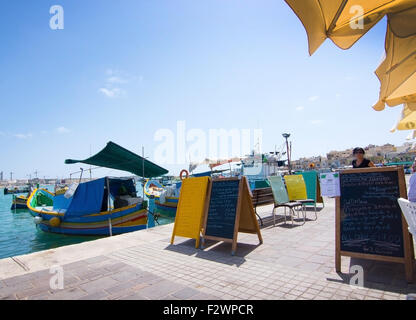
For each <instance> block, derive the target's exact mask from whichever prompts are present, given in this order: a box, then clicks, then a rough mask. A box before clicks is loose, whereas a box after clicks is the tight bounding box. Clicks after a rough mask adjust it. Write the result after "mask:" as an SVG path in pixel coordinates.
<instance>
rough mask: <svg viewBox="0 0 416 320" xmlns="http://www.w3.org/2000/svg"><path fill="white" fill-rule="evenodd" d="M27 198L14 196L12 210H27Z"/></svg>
mask: <svg viewBox="0 0 416 320" xmlns="http://www.w3.org/2000/svg"><path fill="white" fill-rule="evenodd" d="M27 199H28V197H27V196H16V195H13V200H12V206H11V208H10V209H11V210H22V209H27Z"/></svg>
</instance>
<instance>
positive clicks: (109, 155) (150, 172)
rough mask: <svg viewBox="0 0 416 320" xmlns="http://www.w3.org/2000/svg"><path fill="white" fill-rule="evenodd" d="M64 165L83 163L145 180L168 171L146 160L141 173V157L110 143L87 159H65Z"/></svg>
mask: <svg viewBox="0 0 416 320" xmlns="http://www.w3.org/2000/svg"><path fill="white" fill-rule="evenodd" d="M65 163H66V164H74V163H85V164H90V165H93V166H99V167H105V168H111V169H117V170H122V171H127V172H131V173H133V174H135V175H137V176H140V177H145V178H152V177H159V176H162V175H164V174H166V173H168V172H169V171H168V170H166V169H164V168H162V167H159V166H158V165H157V164H155V163H153V162H151V161H148V160H146V159H144V172H143V158H142V157H140V156H139V155H137V154H135V153H133V152H131V151H129V150H127V149H125V148H123V147H121V146H119V145H118V144H115V143H114V142H111V141H110V142H109V143H107V146H106V147H105V148H104V149H103V150H101V151H100V152H98V153H97V154H96V155H94V156H92V157H90V158H88V159H85V160H72V159H67V160H65Z"/></svg>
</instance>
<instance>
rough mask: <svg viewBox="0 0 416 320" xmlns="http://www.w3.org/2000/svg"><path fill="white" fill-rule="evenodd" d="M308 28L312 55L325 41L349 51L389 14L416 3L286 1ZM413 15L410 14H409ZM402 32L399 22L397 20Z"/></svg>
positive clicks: (405, 0) (411, 0) (401, 0)
mask: <svg viewBox="0 0 416 320" xmlns="http://www.w3.org/2000/svg"><path fill="white" fill-rule="evenodd" d="M285 1H286V3H287V4H288V5H289V6H290V7H291V8H292V10H293V11H294V12H295V13H296V15H297V16H298V17H299V19H300V20H301V21H302V23H303V26H304V27H305V29H306V32H307V34H308V40H309V53H310V54H311V55H312V54H313V53H314V52H315V51H316V50H317V49H318V48H319V47H320V45H321V44H322V43H323V42H324V41H325V39H326V38H330V39H331V40H332V41H333V42H334V43H335V44H336V45H337V46H338V47H340V48H342V49H349V48H350V47H351V46H352V45H354V43H355V42H357V41H358V40H359V39H360V38H361V37H362V36H363V35H364V34H365V33H367V31H368V30H370V29H371V28H372V27H373V26H374V25H375V24H377V22H379V21H380V20H381V19H382V18H383V17H384V16H385V15H386V14H389V15H390V14H394V13H398V12H402V11H404V10H408V9H410V8H414V7H416V3H415V0H285ZM410 16H411V14H410ZM396 24H397V25H398V28H397V29H399V28H400V27H401V23H400V19H398V20H397V21H396Z"/></svg>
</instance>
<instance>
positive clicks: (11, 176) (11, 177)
mask: <svg viewBox="0 0 416 320" xmlns="http://www.w3.org/2000/svg"><path fill="white" fill-rule="evenodd" d="M13 173H14V172H10V181H13Z"/></svg>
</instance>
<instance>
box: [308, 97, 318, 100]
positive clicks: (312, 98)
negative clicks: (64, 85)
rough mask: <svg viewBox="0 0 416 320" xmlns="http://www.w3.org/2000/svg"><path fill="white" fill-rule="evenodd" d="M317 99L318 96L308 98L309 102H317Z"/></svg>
mask: <svg viewBox="0 0 416 320" xmlns="http://www.w3.org/2000/svg"><path fill="white" fill-rule="evenodd" d="M318 99H319V96H312V97H309V101H316V100H318Z"/></svg>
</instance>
